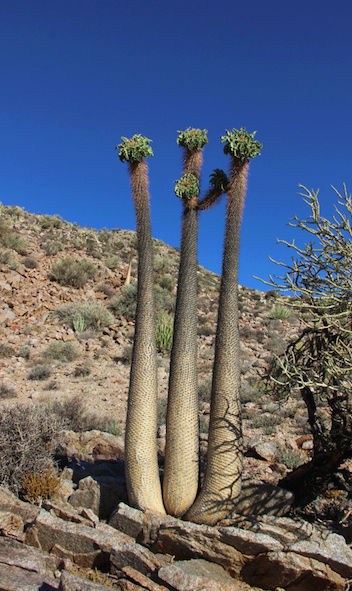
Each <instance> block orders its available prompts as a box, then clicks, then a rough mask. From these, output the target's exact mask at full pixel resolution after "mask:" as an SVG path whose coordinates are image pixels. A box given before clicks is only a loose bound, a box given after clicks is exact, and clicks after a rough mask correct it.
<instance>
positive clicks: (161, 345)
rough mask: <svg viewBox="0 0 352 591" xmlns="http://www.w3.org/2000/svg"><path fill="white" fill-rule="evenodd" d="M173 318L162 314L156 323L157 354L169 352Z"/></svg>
mask: <svg viewBox="0 0 352 591" xmlns="http://www.w3.org/2000/svg"><path fill="white" fill-rule="evenodd" d="M173 325H174V321H173V318H171V317H170V316H167V315H166V314H162V315H161V316H159V318H158V319H157V322H156V348H157V350H158V351H159V352H161V351H171V347H172V338H173Z"/></svg>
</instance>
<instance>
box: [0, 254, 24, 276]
mask: <svg viewBox="0 0 352 591" xmlns="http://www.w3.org/2000/svg"><path fill="white" fill-rule="evenodd" d="M0 264H2V265H7V266H8V267H9V269H11V270H12V271H15V270H16V269H17V267H18V265H19V263H18V260H17V259H16V257H15V255H14V253H13V251H12V250H1V251H0Z"/></svg>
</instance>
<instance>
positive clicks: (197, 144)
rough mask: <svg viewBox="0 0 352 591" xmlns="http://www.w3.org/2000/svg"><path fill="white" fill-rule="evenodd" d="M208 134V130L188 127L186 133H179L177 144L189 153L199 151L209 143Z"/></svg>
mask: <svg viewBox="0 0 352 591" xmlns="http://www.w3.org/2000/svg"><path fill="white" fill-rule="evenodd" d="M207 133H208V130H207V129H194V128H193V127H187V129H185V130H184V131H178V138H177V143H178V145H179V146H181V147H182V148H186V149H187V150H188V151H189V152H193V151H195V150H197V151H198V150H201V149H202V148H204V146H205V145H206V144H207V143H208V138H207Z"/></svg>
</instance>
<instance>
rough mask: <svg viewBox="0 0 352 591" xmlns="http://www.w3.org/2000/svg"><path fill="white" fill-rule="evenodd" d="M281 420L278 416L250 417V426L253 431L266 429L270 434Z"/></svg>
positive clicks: (259, 415)
mask: <svg viewBox="0 0 352 591" xmlns="http://www.w3.org/2000/svg"><path fill="white" fill-rule="evenodd" d="M281 421H282V419H281V418H280V417H278V416H274V415H268V414H265V413H264V414H258V415H255V416H253V417H252V419H251V424H252V427H253V428H254V429H263V430H264V429H267V430H270V429H271V431H270V433H272V432H273V430H274V427H276V426H277V425H279V423H281Z"/></svg>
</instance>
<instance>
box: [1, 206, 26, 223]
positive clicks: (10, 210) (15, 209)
mask: <svg viewBox="0 0 352 591" xmlns="http://www.w3.org/2000/svg"><path fill="white" fill-rule="evenodd" d="M6 213H7V214H8V215H9V216H10V218H12V219H14V220H19V219H20V218H21V217H22V216H23V215H24V213H25V211H24V209H23V208H22V207H19V206H18V205H8V206H7V207H6Z"/></svg>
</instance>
